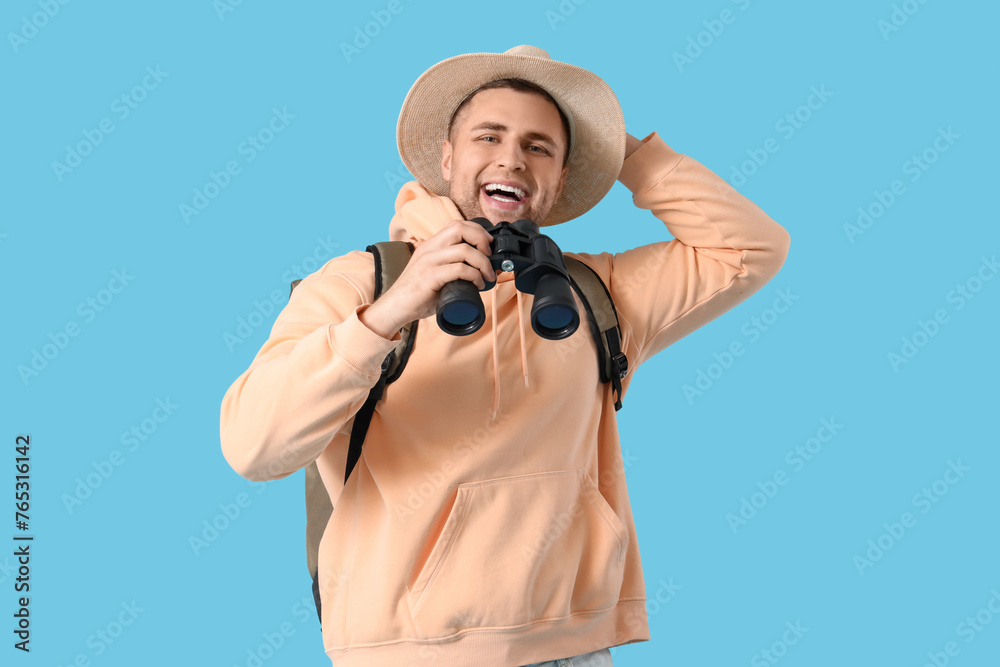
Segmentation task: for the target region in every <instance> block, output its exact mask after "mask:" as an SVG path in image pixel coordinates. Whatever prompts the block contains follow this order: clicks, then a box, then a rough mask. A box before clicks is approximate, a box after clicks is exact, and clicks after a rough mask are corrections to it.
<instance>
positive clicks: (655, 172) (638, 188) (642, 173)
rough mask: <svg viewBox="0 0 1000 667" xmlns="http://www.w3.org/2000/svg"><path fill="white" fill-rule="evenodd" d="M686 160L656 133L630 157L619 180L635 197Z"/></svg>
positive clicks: (643, 142) (650, 135) (644, 141)
mask: <svg viewBox="0 0 1000 667" xmlns="http://www.w3.org/2000/svg"><path fill="white" fill-rule="evenodd" d="M682 159H684V155H683V154H682V153H678V152H677V151H675V150H674V149H673V148H671V147H670V146H668V145H667V144H666V142H664V141H663V139H662V138H660V135H659V134H657V133H656V132H651V133H650V134H649V135H648V136H647V137H646V138H645V139H643V140H642V145H641V146H639V147H638V148H637V149H635V151H634V152H633V153H632V154H631V155H629V156H628V158H627V159H626V160H625V163H624V164H623V165H622V170H621V173H620V174H618V180H619V181H621V182H622V185H624V186H625V187H626V188H628V189H629V190H631V191H632V194H633V195H635V194H637V193H639V192H642V191H643V190H645V189H646V188H649V187H651V186H652V185H654V184H655V183H657V182H658V181H659V180H660V179H662V178H663V177H664V176H666V175H667V174H669V173H670V172H671V171H672V170H673V169H674V168H675V167H676V166H677V165H678V164H680V161H681V160H682Z"/></svg>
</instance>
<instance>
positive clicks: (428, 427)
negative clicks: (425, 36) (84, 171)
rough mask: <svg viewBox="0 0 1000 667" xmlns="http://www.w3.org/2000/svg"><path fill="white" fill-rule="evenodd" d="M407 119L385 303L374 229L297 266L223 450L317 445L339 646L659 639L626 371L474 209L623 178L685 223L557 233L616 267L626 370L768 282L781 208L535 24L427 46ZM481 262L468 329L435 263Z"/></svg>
mask: <svg viewBox="0 0 1000 667" xmlns="http://www.w3.org/2000/svg"><path fill="white" fill-rule="evenodd" d="M509 79H518V80H521V81H526V82H528V85H525V84H523V83H518V82H510V81H508V80H509ZM498 80H499V81H501V83H500V84H496V85H491V84H490V82H494V81H498ZM484 85H485V88H483V86H484ZM397 138H398V143H399V147H400V154H401V155H402V157H403V161H404V163H405V164H406V166H407V168H408V169H409V170H410V172H411V173H412V174H414V176H416V178H417V181H413V182H410V183H407V184H406V185H405V186H403V188H402V190H401V191H400V193H399V195H398V197H397V199H396V214H395V216H394V217H393V219H392V221H391V223H390V225H389V232H390V238H391V239H393V240H401V241H410V242H412V243H413V244H414V245H415V251H414V253H413V257H412V259H411V260H410V262H409V264H408V265H407V267H406V270H405V271H404V272H403V274H402V275H401V276H400V278H399V280H398V281H397V282H396V283H395V284H394V285H393V287H392V288H391V289H389V290H388V291H387V292H386V293H385V294H383V296H382V297H381V298H380V299H379V300H377V301H375V302H374V303H372V301H373V294H374V282H375V277H374V263H373V258H372V255H371V254H369V253H365V252H352V253H349V254H347V255H345V256H343V257H338V258H336V259H333V260H331V261H330V262H329V263H327V264H326V265H325V266H324V267H323V268H321V269H320V270H319V271H317V272H316V273H314V274H312V275H310V276H308V277H307V278H306V279H305V280H303V282H302V283H301V284H300V285H299V286H298V287H297V288H296V290H295V292H294V293H293V294H292V296H291V299H290V301H289V304H288V306H287V307H286V308H285V309H284V310H283V311H282V312H281V314H280V315H279V316H278V318H277V321H276V322H275V324H274V328H273V329H272V331H271V336H270V338H269V339H268V341H267V342H266V343H265V344H264V346H263V348H262V349H261V350H260V352H259V353H258V354H257V356H256V358H255V359H254V360H253V362H252V364H251V365H250V368H249V369H248V370H247V371H246V372H245V373H244V374H243V375H241V376H240V377H239V379H237V380H236V382H235V383H234V384H233V385H232V387H230V389H229V391H228V392H227V393H226V395H225V398H224V399H223V403H222V416H221V438H222V449H223V453H224V454H225V456H226V459H227V460H228V461H229V463H230V464H231V465H232V466H233V468H234V469H235V470H236V471H237V472H238V473H239V474H241V475H243V476H244V477H247V478H248V479H253V480H265V479H279V478H282V477H285V476H287V475H289V474H291V473H293V472H295V471H296V470H299V469H301V468H303V467H304V466H306V465H308V464H309V463H311V462H313V461H316V463H317V467H318V469H319V471H320V474H321V476H322V478H323V482H324V485H325V486H326V487H327V490H328V491H329V493H330V497H331V499H332V501H333V504H334V505H335V507H336V509H335V511H334V512H333V515H332V517H331V519H330V521H329V523H328V524H327V527H326V531H325V533H324V536H323V540H322V543H321V545H320V552H319V558H320V561H319V562H320V564H319V578H320V591H321V596H322V628H323V641H324V647H325V649H326V652H327V654H328V655H329V657H330V658H331V660H332V661H333V664H334V665H338V666H340V665H344V666H347V667H356V666H364V667H381V666H383V665H384V666H386V667H388V666H390V665H391V666H392V667H398V666H404V667H405V666H408V665H435V666H437V665H447V666H451V665H455V666H462V667H469V666H475V667H479V666H482V667H487V666H488V667H501V666H502V667H519V666H522V665H528V664H538V663H543V664H549V663H546V662H545V661H558V663H556V662H552V663H551V664H552V665H555V664H559V665H568V664H576V665H584V664H586V665H590V666H591V667H596V665H609V664H610V655H609V653H608V651H607V650H606V649H607V648H609V647H612V646H617V645H621V644H626V643H630V642H636V641H643V640H648V639H649V629H648V624H647V620H646V610H645V600H646V593H645V585H644V581H643V575H642V565H641V562H640V560H639V550H638V543H637V538H636V532H635V525H634V522H633V519H632V512H631V507H630V504H629V497H628V491H627V488H626V484H625V475H624V465H623V463H622V457H621V450H620V444H619V440H618V431H617V425H616V415H615V407H614V403H615V398H616V397H615V396H614V392H613V390H612V387H611V386H610V384H602V383H601V382H600V381H599V379H598V371H597V362H596V350H595V348H594V343H593V340H592V338H591V337H590V334H589V332H588V331H587V325H586V324H583V325H582V326H581V327H580V329H578V330H577V331H576V333H574V334H573V335H572V336H570V337H568V338H566V339H563V340H559V341H553V340H547V339H543V338H541V337H539V336H537V335H535V334H534V333H533V332H532V331H530V327H528V329H529V330H528V331H527V332H526V327H525V323H524V320H525V319H526V318H527V317H528V315H527V313H528V312H530V307H531V304H532V298H531V297H530V296H527V295H522V294H521V293H520V292H518V291H517V290H516V289H514V282H513V275H512V274H510V273H501V274H500V275H498V276H495V274H494V271H493V269H492V268H491V266H490V263H489V261H488V259H487V257H488V254H489V245H490V236H489V234H488V233H486V232H485V231H484V230H483V229H482V228H481V227H480V226H479V225H477V224H475V223H472V222H469V220H470V219H471V218H474V217H478V216H481V217H485V218H488V219H489V220H490V221H492V222H494V223H497V222H500V221H503V220H508V221H514V220H517V219H520V218H528V219H531V220H534V221H535V222H537V223H538V224H539V225H553V224H558V223H561V222H565V221H567V220H571V219H573V218H575V217H577V216H579V215H581V214H583V213H584V212H586V211H587V210H589V209H590V208H591V207H593V206H594V205H595V204H596V203H597V202H598V201H600V200H601V198H603V196H604V195H605V194H606V193H607V192H608V190H609V189H610V188H611V186H612V185H613V184H614V181H615V180H616V179H617V180H620V181H621V182H622V183H623V184H624V185H625V187H627V188H629V190H631V191H632V193H633V201H634V203H635V205H636V206H637V207H639V208H645V209H648V210H651V211H652V212H653V213H654V214H655V215H656V217H658V218H659V219H660V220H661V221H662V222H663V223H664V224H665V225H666V228H667V230H668V231H669V232H670V233H671V234H672V235H673V236H674V240H672V241H669V242H668V241H663V242H660V243H654V244H651V245H648V246H642V247H640V248H635V249H633V250H629V251H626V252H623V253H618V254H615V255H611V254H608V253H603V254H599V255H586V254H570V253H567V255H570V256H574V257H577V258H578V259H580V260H582V261H583V262H584V263H586V264H587V265H589V266H590V267H592V268H593V269H594V270H595V271H596V272H597V273H598V274H599V275H600V277H601V278H602V280H603V281H604V283H605V285H607V287H608V289H609V291H610V293H611V297H612V299H613V301H614V304H615V306H616V309H617V313H618V318H619V321H620V324H621V329H622V336H623V345H622V348H623V351H624V352H625V354H626V355H627V357H628V365H629V369H630V374H631V372H634V370H635V368H637V367H638V366H640V365H641V364H642V363H643V362H644V361H646V360H647V359H649V358H650V357H652V356H653V355H654V354H656V353H657V352H659V351H660V350H662V349H664V348H665V347H667V346H668V345H670V344H672V343H674V342H676V341H677V340H679V339H680V338H682V337H683V336H685V335H687V334H688V333H690V332H692V331H694V330H695V329H697V328H698V327H700V326H702V325H704V324H705V323H707V322H709V321H711V320H712V319H714V318H716V317H718V316H719V315H721V314H722V313H724V312H726V311H727V310H729V309H730V308H732V307H733V306H735V305H736V304H738V303H740V302H741V301H743V300H744V299H746V298H747V297H749V296H750V295H751V294H753V293H754V292H755V291H757V290H758V289H760V288H761V287H762V286H763V285H764V284H765V283H767V281H768V280H770V279H771V278H772V277H773V276H774V275H775V274H776V273H777V271H778V270H779V269H780V268H781V266H782V264H783V263H784V260H785V257H786V254H787V251H788V246H789V237H788V234H787V232H786V231H785V230H784V229H783V228H782V227H781V226H779V225H778V224H777V223H775V222H774V221H773V220H771V219H770V218H769V217H768V216H767V215H766V214H765V213H764V212H763V211H761V210H760V209H759V208H758V207H757V206H755V205H754V204H753V203H752V202H750V201H749V200H747V199H746V198H745V197H743V196H742V195H740V194H739V193H737V192H736V191H735V190H733V189H732V188H731V187H730V186H729V185H728V184H727V183H726V182H725V181H723V180H722V179H721V178H719V177H718V176H716V175H715V174H714V173H712V172H711V171H709V170H708V169H707V168H705V167H704V166H702V165H701V164H699V163H698V162H696V161H695V160H693V159H691V158H690V157H686V156H684V155H681V154H678V153H676V152H674V151H673V150H672V149H671V148H670V147H669V146H667V144H666V143H664V142H663V140H662V139H660V137H659V136H658V135H657V134H656V133H655V132H654V133H652V134H650V135H649V136H647V137H646V138H645V139H643V140H641V141H640V140H639V139H636V138H635V137H632V136H631V135H628V134H627V133H626V132H625V126H624V120H623V116H622V112H621V109H620V107H619V105H618V102H617V99H616V98H615V96H614V94H613V93H612V92H611V90H610V88H609V87H608V86H607V84H605V82H604V81H602V80H601V79H600V78H599V77H597V76H596V75H594V74H592V73H591V72H588V71H586V70H583V69H580V68H578V67H575V66H573V65H568V64H565V63H560V62H556V61H553V60H551V59H550V58H549V56H548V54H547V53H545V52H544V51H542V50H541V49H537V48H534V47H529V46H522V47H516V48H514V49H511V50H510V51H507V52H506V53H503V54H488V53H486V54H468V55H464V56H458V57H455V58H451V59H448V60H445V61H443V62H441V63H438V64H437V65H435V66H434V67H432V68H431V69H430V70H428V71H427V72H425V73H424V74H423V75H422V76H421V77H420V79H418V81H417V82H416V83H415V84H414V86H413V88H412V89H411V90H410V93H409V94H408V96H407V98H406V100H405V101H404V103H403V108H402V111H401V113H400V119H399V125H398V128H397ZM494 278H495V279H496V280H497V284H496V286H495V287H494V288H493V289H491V290H489V291H488V292H482V293H481V296H482V298H483V299H484V301H485V302H488V304H486V312H487V317H486V323H485V324H484V325H483V327H482V328H481V329H480V330H479V331H477V332H476V333H474V334H472V335H468V336H452V335H449V334H447V333H445V332H443V331H441V330H440V328H439V327H438V326H437V323H436V321H435V319H434V317H435V307H436V301H437V294H438V291H439V290H440V288H441V286H442V285H444V284H446V283H448V282H450V281H452V280H456V279H464V280H469V281H472V282H474V283H475V284H476V285H477V286H479V287H482V286H483V285H484V281H485V280H493V279H494ZM412 320H421V322H420V324H419V326H418V334H417V338H416V342H415V345H414V349H413V353H412V355H411V356H410V359H409V361H408V363H407V366H406V368H405V372H403V373H402V375H401V376H400V378H399V379H398V380H397V381H396V382H394V383H393V384H391V385H389V386H388V387H387V388H386V393H385V396H384V398H383V400H382V401H381V402H380V403H379V404H378V408H377V411H376V413H375V416H374V418H373V419H372V423H371V426H370V429H369V431H368V435H367V438H366V440H365V444H364V449H363V450H362V455H361V458H360V460H359V461H358V462H357V465H356V467H355V468H354V470H353V472H352V473H351V475H350V478H349V479H348V481H347V482H346V484H345V483H344V480H343V477H344V475H343V471H344V467H345V462H346V457H347V444H348V440H349V435H350V429H351V426H352V419H353V417H354V415H355V413H356V412H357V411H358V409H359V408H360V406H361V405H362V403H364V401H365V399H366V398H367V395H368V392H369V390H370V389H371V387H372V386H373V385H375V383H376V381H377V380H378V377H379V374H380V366H381V363H382V360H383V359H384V358H385V356H386V354H388V353H389V352H390V351H391V350H392V349H393V348H394V347H395V345H396V343H397V342H398V341H399V340H400V336H399V329H400V327H402V326H403V325H404V324H406V323H407V322H410V321H412ZM630 376H631V375H629V377H630ZM629 377H626V378H625V379H624V380H623V383H622V386H623V389H627V387H628V381H629ZM572 656H575V657H572Z"/></svg>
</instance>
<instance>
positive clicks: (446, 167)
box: [441, 139, 451, 183]
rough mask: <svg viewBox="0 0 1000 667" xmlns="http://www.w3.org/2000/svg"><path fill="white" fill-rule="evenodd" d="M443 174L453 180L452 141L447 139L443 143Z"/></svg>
mask: <svg viewBox="0 0 1000 667" xmlns="http://www.w3.org/2000/svg"><path fill="white" fill-rule="evenodd" d="M441 176H442V177H443V178H444V180H445V181H447V182H449V183H450V182H451V142H450V141H448V140H447V139H445V140H444V143H443V144H442V145H441Z"/></svg>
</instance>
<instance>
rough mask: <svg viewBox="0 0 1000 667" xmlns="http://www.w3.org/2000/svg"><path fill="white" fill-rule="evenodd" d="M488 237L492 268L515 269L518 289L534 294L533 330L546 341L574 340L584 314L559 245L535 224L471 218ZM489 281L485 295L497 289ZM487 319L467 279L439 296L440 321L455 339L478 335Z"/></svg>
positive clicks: (477, 291)
mask: <svg viewBox="0 0 1000 667" xmlns="http://www.w3.org/2000/svg"><path fill="white" fill-rule="evenodd" d="M472 222H475V223H477V224H479V225H480V226H481V227H482V228H483V229H485V230H486V231H487V232H489V233H490V235H491V236H492V237H493V241H492V242H491V243H490V264H491V265H492V266H493V270H494V271H496V272H498V273H499V272H500V271H513V272H514V287H515V288H516V289H517V290H518V291H519V292H522V293H525V294H534V295H535V300H534V304H533V305H532V307H531V328H532V329H534V330H535V333H536V334H538V335H539V336H541V337H542V338H547V339H549V340H560V339H562V338H566V337H567V336H571V335H572V334H573V332H574V331H576V329H577V327H579V326H580V314H579V312H578V311H577V307H576V301H574V300H573V293H572V288H571V287H570V281H569V271H567V269H566V263H565V262H564V261H563V257H562V252H561V251H560V250H559V247H558V246H557V245H556V244H555V242H554V241H553V240H552V239H550V238H549V237H548V236H545V235H544V234H539V233H538V225H536V224H535V223H533V222H532V221H531V220H527V219H522V220H518V221H517V222H506V221H504V222H501V223H499V224H497V225H494V224H493V223H491V222H490V221H489V220H487V219H486V218H473V219H472ZM495 284H496V283H495V282H487V283H486V286H485V287H484V288H483V291H484V292H485V291H487V290H490V289H493V286H494V285H495ZM485 321H486V313H485V310H484V309H483V301H482V299H481V298H480V296H479V289H478V288H477V287H476V286H475V284H473V283H471V282H469V281H468V280H455V281H452V282H450V283H447V284H446V285H444V286H443V287H442V288H441V290H440V292H439V296H438V306H437V323H438V326H439V327H441V330H442V331H445V332H447V333H449V334H451V335H453V336H468V335H469V334H472V333H475V332H476V331H478V330H479V328H480V327H481V326H483V322H485Z"/></svg>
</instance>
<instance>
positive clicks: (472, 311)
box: [444, 301, 479, 327]
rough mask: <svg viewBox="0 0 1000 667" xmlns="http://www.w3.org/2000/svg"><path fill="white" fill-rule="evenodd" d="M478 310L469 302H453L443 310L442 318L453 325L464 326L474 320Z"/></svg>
mask: <svg viewBox="0 0 1000 667" xmlns="http://www.w3.org/2000/svg"><path fill="white" fill-rule="evenodd" d="M478 315H479V311H478V310H477V309H476V307H475V306H473V305H472V304H471V303H465V302H461V301H458V302H455V303H452V304H450V305H449V306H448V307H447V308H445V310H444V319H445V320H446V321H447V322H448V324H450V325H451V326H453V327H464V326H467V325H469V324H472V323H473V322H475V321H476V317H477V316H478Z"/></svg>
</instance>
